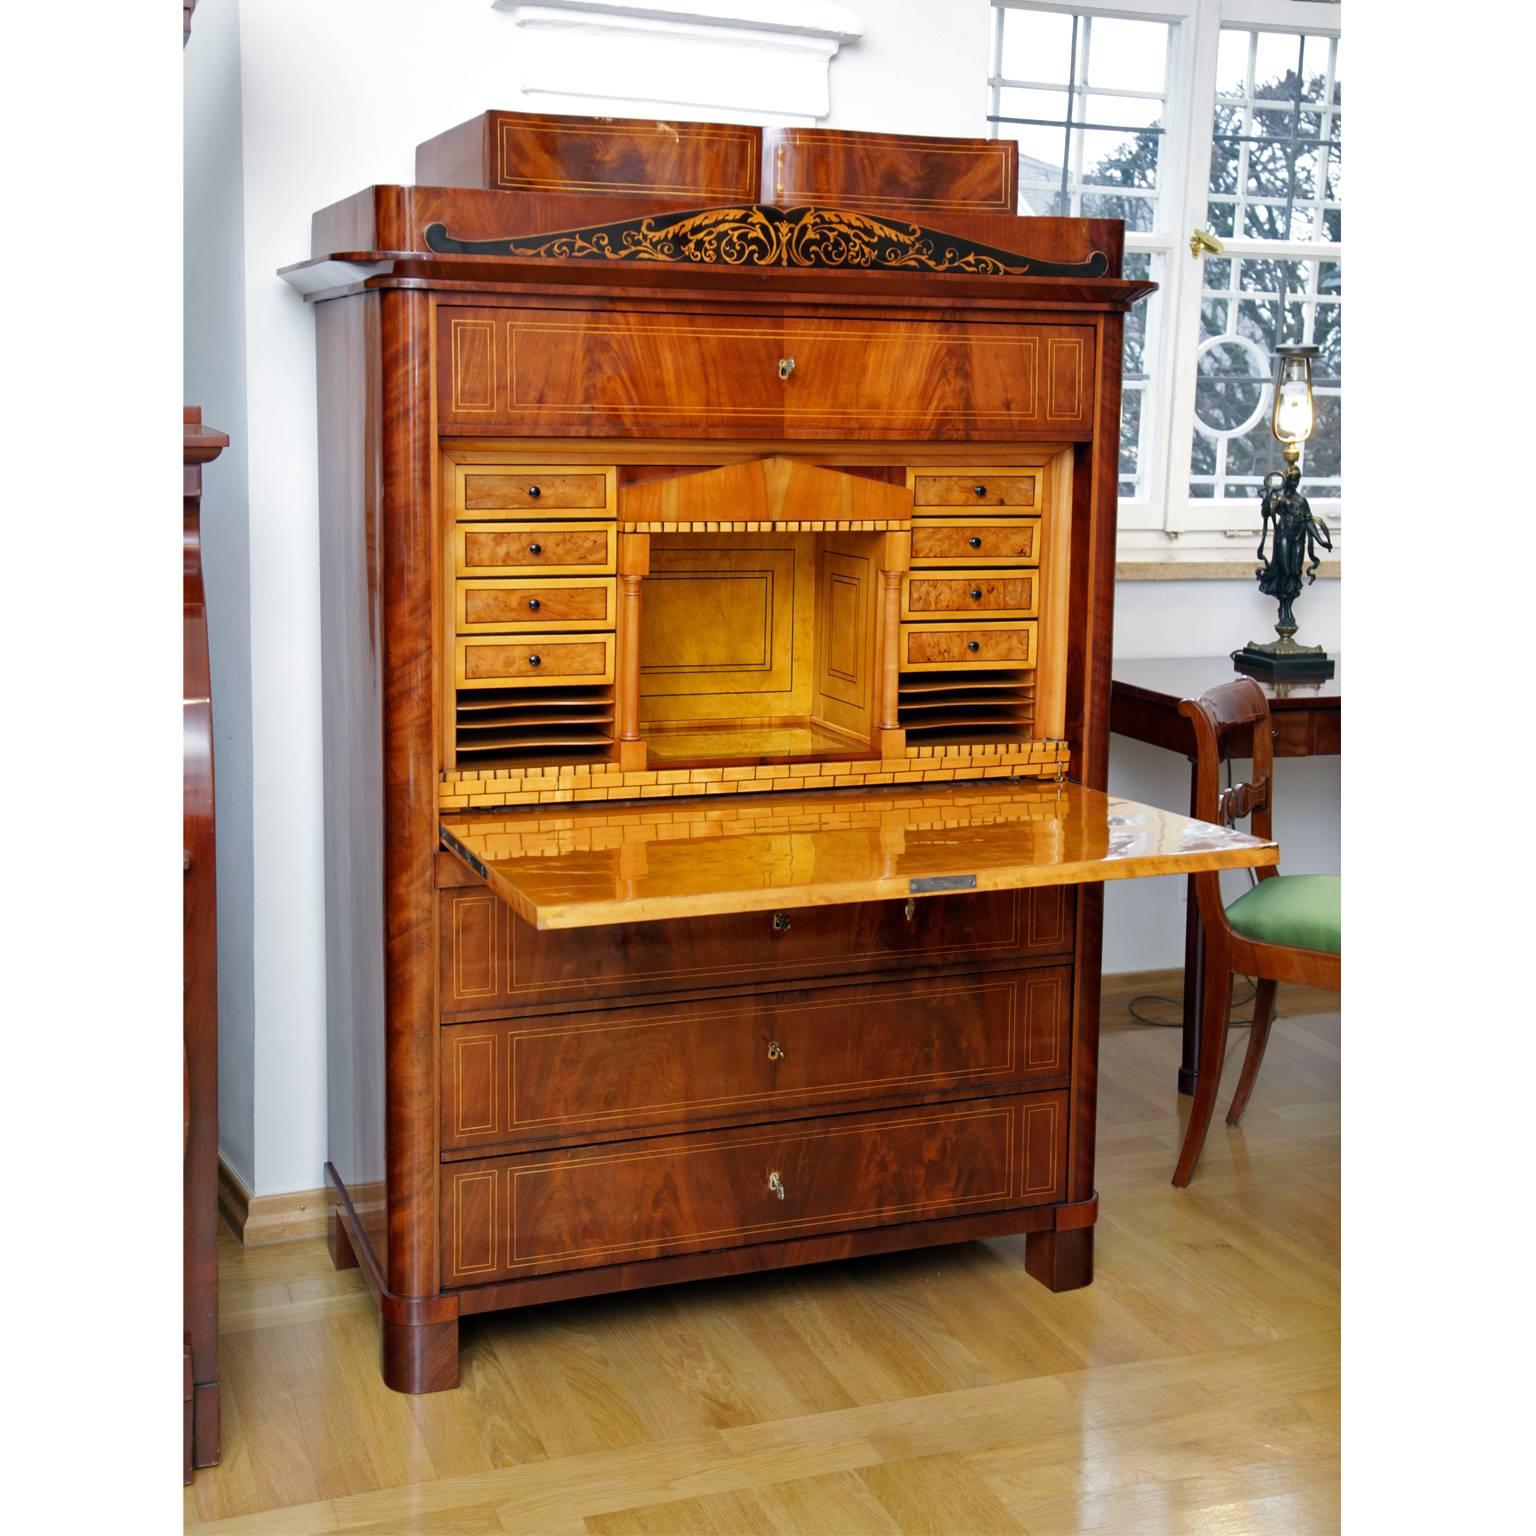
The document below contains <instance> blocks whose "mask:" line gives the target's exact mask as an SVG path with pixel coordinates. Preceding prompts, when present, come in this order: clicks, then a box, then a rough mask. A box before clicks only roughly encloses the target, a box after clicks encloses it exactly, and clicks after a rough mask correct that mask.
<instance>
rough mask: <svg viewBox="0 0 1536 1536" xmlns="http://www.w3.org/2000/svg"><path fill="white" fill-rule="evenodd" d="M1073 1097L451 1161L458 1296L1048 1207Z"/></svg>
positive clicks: (447, 1184) (452, 1277) (448, 1281)
mask: <svg viewBox="0 0 1536 1536" xmlns="http://www.w3.org/2000/svg"><path fill="white" fill-rule="evenodd" d="M1066 1133H1067V1094H1066V1093H1065V1092H1064V1091H1061V1090H1056V1091H1053V1092H1049V1093H1032V1094H1019V1095H1016V1096H1011V1097H1003V1098H991V1099H972V1100H968V1101H966V1102H964V1103H960V1104H940V1105H931V1106H925V1107H919V1108H910V1109H896V1110H888V1111H885V1112H876V1113H872V1114H861V1115H838V1116H832V1117H827V1118H823V1119H814V1120H801V1121H797V1122H792V1123H790V1124H788V1125H783V1126H771V1125H767V1126H745V1127H741V1128H739V1129H737V1130H731V1131H717V1132H711V1131H695V1132H691V1133H688V1134H685V1135H681V1136H656V1137H652V1138H650V1139H648V1140H644V1141H619V1142H613V1143H611V1144H609V1145H607V1146H601V1147H578V1148H572V1149H568V1150H564V1151H555V1152H528V1153H523V1154H521V1155H519V1156H514V1157H501V1158H484V1159H477V1160H473V1161H464V1162H447V1163H444V1164H443V1165H442V1169H441V1175H440V1177H441V1199H440V1200H439V1202H438V1204H439V1209H440V1210H441V1213H442V1217H441V1219H442V1276H443V1284H444V1285H446V1286H463V1285H480V1284H484V1283H486V1282H487V1281H492V1280H502V1279H513V1278H517V1277H520V1276H523V1275H537V1274H550V1273H554V1272H558V1271H561V1270H580V1269H594V1268H597V1267H599V1266H602V1265H609V1264H625V1263H629V1262H631V1261H633V1260H641V1259H655V1258H662V1257H664V1256H666V1255H668V1254H676V1253H697V1252H700V1251H703V1250H706V1249H719V1248H741V1247H745V1246H748V1245H750V1244H753V1243H769V1242H782V1241H784V1240H785V1239H788V1238H794V1237H801V1236H811V1235H813V1234H816V1233H821V1232H846V1231H853V1230H856V1229H859V1228H868V1227H880V1226H892V1225H895V1224H897V1223H900V1222H907V1221H923V1220H928V1219H931V1218H935V1217H944V1216H961V1215H967V1214H971V1213H974V1212H981V1211H999V1210H1009V1209H1015V1208H1018V1207H1021V1206H1031V1205H1045V1204H1049V1203H1051V1202H1053V1201H1059V1200H1061V1199H1063V1198H1065V1195H1066V1163H1067V1159H1066V1150H1067V1148H1066Z"/></svg>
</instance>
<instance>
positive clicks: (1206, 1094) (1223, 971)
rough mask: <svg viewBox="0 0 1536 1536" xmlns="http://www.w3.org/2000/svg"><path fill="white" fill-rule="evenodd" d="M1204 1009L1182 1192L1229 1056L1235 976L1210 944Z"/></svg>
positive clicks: (1181, 1166)
mask: <svg viewBox="0 0 1536 1536" xmlns="http://www.w3.org/2000/svg"><path fill="white" fill-rule="evenodd" d="M1204 993H1205V996H1204V1000H1203V1001H1204V1006H1203V1008H1202V1009H1201V1018H1200V1076H1199V1077H1198V1078H1197V1079H1196V1081H1195V1102H1194V1104H1193V1106H1192V1107H1191V1109H1190V1112H1189V1124H1188V1125H1187V1126H1185V1128H1184V1145H1183V1146H1182V1147H1181V1148H1180V1149H1179V1162H1178V1166H1177V1167H1176V1168H1175V1169H1174V1170H1173V1182H1174V1183H1175V1184H1176V1185H1177V1186H1178V1187H1179V1188H1180V1189H1183V1188H1184V1186H1185V1185H1186V1184H1188V1183H1189V1181H1190V1178H1191V1177H1192V1176H1193V1174H1194V1171H1195V1164H1196V1163H1198V1162H1199V1161H1200V1149H1201V1148H1202V1147H1203V1146H1204V1145H1205V1133H1206V1131H1208V1130H1209V1129H1210V1125H1211V1114H1212V1112H1213V1111H1214V1110H1215V1108H1216V1095H1217V1093H1218V1092H1219V1091H1220V1089H1221V1067H1222V1063H1223V1061H1224V1060H1225V1059H1226V1054H1227V1018H1228V1015H1229V1014H1230V1013H1231V1011H1232V972H1231V971H1230V970H1229V969H1228V967H1227V957H1226V954H1225V952H1224V951H1223V949H1222V948H1221V946H1219V945H1214V944H1209V945H1207V946H1206V952H1205V985H1204Z"/></svg>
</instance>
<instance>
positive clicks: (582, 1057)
mask: <svg viewBox="0 0 1536 1536" xmlns="http://www.w3.org/2000/svg"><path fill="white" fill-rule="evenodd" d="M1071 981H1072V972H1071V970H1070V968H1069V967H1067V966H1042V967H1039V968H1037V969H1034V970H1027V971H1016V972H1009V971H993V972H988V973H984V974H982V975H971V976H957V977H950V976H945V977H941V978H934V977H908V978H905V979H902V980H898V981H886V982H868V983H865V984H863V985H859V986H842V987H827V988H823V989H821V990H818V991H814V992H806V991H786V992H765V993H763V992H760V993H753V994H750V995H749V996H747V997H744V998H726V999H720V998H716V999H712V1000H710V1001H708V1002H685V1003H653V1004H650V1005H648V1006H645V1007H639V1008H635V1007H622V1008H608V1009H602V1010H599V1011H596V1012H592V1013H582V1014H577V1015H574V1016H572V1015H555V1016H549V1015H545V1016H542V1017H540V1016H535V1017H532V1018H526V1019H518V1020H513V1021H510V1022H509V1021H506V1020H496V1021H493V1022H490V1023H486V1024H455V1025H450V1026H449V1027H448V1028H446V1029H445V1030H444V1031H443V1037H442V1063H443V1089H442V1113H443V1118H442V1145H443V1150H444V1151H445V1152H460V1151H466V1150H475V1151H483V1150H489V1149H492V1148H498V1149H510V1148H513V1147H528V1146H531V1145H535V1144H544V1145H549V1144H552V1143H559V1142H566V1143H569V1142H571V1141H574V1140H580V1141H590V1140H592V1139H593V1138H594V1137H599V1136H604V1137H606V1136H613V1137H618V1136H623V1135H634V1134H635V1133H636V1132H638V1131H642V1130H645V1131H651V1132H657V1131H682V1130H688V1129H696V1128H699V1127H702V1126H707V1125H715V1126H718V1125H724V1124H729V1123H731V1122H733V1121H743V1120H752V1119H762V1118H763V1117H764V1116H765V1115H771V1116H774V1117H777V1116H782V1115H792V1114H797V1113H798V1114H802V1115H803V1114H810V1113H817V1112H820V1113H825V1112H826V1111H827V1110H828V1109H831V1108H837V1107H840V1106H843V1107H848V1108H868V1107H873V1106H875V1105H877V1104H879V1103H880V1102H881V1101H882V1100H885V1101H890V1100H896V1101H898V1102H901V1103H906V1104H912V1103H918V1102H921V1101H923V1100H932V1099H938V1098H954V1097H957V1096H959V1095H960V1094H962V1093H965V1092H970V1093H972V1094H976V1093H997V1092H1000V1091H1004V1090H1007V1089H1011V1088H1018V1087H1025V1086H1036V1085H1039V1086H1046V1084H1044V1083H1043V1082H1042V1080H1043V1079H1047V1078H1058V1079H1059V1078H1063V1077H1065V1075H1066V1073H1067V1070H1068V1067H1069V1065H1070V1060H1069V1055H1070V1028H1069V1026H1070V1021H1071V994H1072V987H1071Z"/></svg>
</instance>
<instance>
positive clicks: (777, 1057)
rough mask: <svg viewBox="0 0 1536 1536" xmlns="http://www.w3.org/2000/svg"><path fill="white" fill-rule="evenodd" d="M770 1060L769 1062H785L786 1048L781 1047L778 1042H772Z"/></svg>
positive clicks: (769, 1049) (770, 1044) (769, 1048)
mask: <svg viewBox="0 0 1536 1536" xmlns="http://www.w3.org/2000/svg"><path fill="white" fill-rule="evenodd" d="M768 1060H769V1061H783V1060H784V1047H783V1046H782V1045H780V1044H779V1042H778V1041H777V1040H770V1041H769V1042H768Z"/></svg>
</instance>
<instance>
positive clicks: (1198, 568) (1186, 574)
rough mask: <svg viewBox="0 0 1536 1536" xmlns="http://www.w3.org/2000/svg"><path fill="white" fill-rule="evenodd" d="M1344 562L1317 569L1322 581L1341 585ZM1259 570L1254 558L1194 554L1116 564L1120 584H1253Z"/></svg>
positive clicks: (1128, 559) (1325, 563)
mask: <svg viewBox="0 0 1536 1536" xmlns="http://www.w3.org/2000/svg"><path fill="white" fill-rule="evenodd" d="M1342 564H1343V562H1342V561H1340V560H1324V561H1323V563H1322V564H1321V565H1320V566H1319V567H1318V569H1317V577H1318V580H1319V581H1338V580H1339V578H1340V576H1341V574H1342V570H1341V567H1342ZM1257 568H1258V561H1257V560H1256V559H1255V558H1254V557H1253V556H1252V555H1245V556H1243V558H1242V559H1233V558H1232V557H1231V556H1225V557H1223V556H1216V555H1206V554H1197V553H1196V552H1195V551H1191V552H1190V554H1189V555H1188V556H1185V557H1184V558H1182V559H1179V558H1176V557H1170V556H1168V555H1162V554H1159V555H1156V556H1152V557H1150V558H1149V557H1138V556H1135V555H1122V556H1121V557H1120V558H1119V559H1117V560H1116V561H1115V580H1116V581H1249V582H1251V581H1252V580H1253V573H1254V571H1255V570H1256V569H1257Z"/></svg>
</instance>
